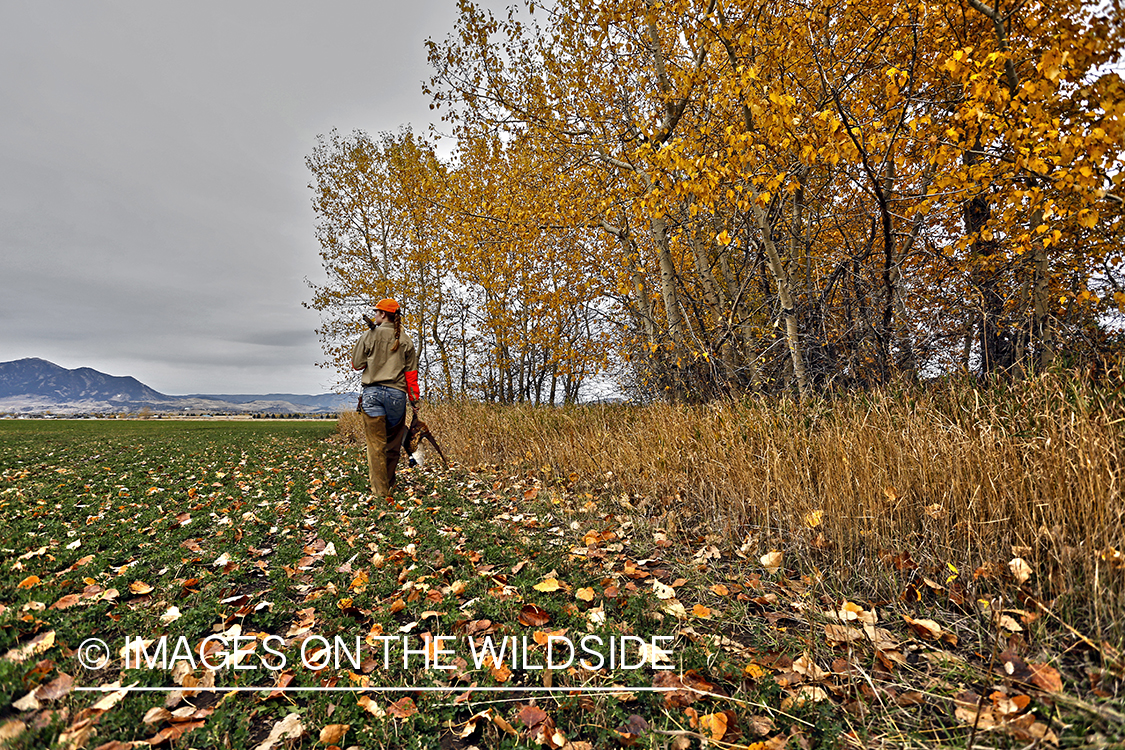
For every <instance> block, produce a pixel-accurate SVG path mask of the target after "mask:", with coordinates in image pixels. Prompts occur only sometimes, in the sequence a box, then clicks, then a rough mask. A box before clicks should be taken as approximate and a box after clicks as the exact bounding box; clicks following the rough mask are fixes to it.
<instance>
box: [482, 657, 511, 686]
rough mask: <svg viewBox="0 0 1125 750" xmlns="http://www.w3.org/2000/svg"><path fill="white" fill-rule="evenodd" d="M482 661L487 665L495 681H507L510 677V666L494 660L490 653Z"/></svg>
mask: <svg viewBox="0 0 1125 750" xmlns="http://www.w3.org/2000/svg"><path fill="white" fill-rule="evenodd" d="M484 662H485V664H486V665H487V666H488V671H489V672H491V673H492V678H493V679H494V680H496V681H497V682H507V681H508V680H510V679H512V668H511V667H509V666H508V665H507V664H505V663H504V662H499V663H497V662H495V661H494V660H493V659H492V655H491V654H490V655H488V656H486V657H485V658H484Z"/></svg>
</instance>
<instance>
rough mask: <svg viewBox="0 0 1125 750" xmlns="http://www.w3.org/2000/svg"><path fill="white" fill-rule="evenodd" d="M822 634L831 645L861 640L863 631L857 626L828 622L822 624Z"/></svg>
mask: <svg viewBox="0 0 1125 750" xmlns="http://www.w3.org/2000/svg"><path fill="white" fill-rule="evenodd" d="M824 635H825V637H826V638H827V639H828V642H829V643H831V644H832V645H839V644H847V643H857V642H859V641H862V640H863V631H862V630H860V629H859V628H850V627H848V626H847V625H833V624H832V623H828V624H826V625H825V626H824Z"/></svg>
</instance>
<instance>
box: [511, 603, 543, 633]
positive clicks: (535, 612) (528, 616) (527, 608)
mask: <svg viewBox="0 0 1125 750" xmlns="http://www.w3.org/2000/svg"><path fill="white" fill-rule="evenodd" d="M550 621H551V615H550V614H548V613H547V610H545V609H543V608H542V607H540V606H537V605H535V604H525V605H524V606H523V609H521V610H520V615H519V623H520V625H526V626H527V627H531V628H539V627H542V626H544V625H546V624H547V623H549V622H550Z"/></svg>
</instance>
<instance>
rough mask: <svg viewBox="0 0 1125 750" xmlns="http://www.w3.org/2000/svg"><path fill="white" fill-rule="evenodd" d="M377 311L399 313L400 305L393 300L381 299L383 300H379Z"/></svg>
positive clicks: (376, 306)
mask: <svg viewBox="0 0 1125 750" xmlns="http://www.w3.org/2000/svg"><path fill="white" fill-rule="evenodd" d="M375 309H376V310H382V311H383V312H389V313H392V314H393V313H397V312H398V303H397V302H395V301H394V300H393V299H381V300H379V304H377V305H375Z"/></svg>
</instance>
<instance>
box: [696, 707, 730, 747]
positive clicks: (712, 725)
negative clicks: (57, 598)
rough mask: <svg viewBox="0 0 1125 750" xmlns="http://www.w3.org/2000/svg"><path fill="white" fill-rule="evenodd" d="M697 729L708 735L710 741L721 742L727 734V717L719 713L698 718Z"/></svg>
mask: <svg viewBox="0 0 1125 750" xmlns="http://www.w3.org/2000/svg"><path fill="white" fill-rule="evenodd" d="M699 727H700V728H701V729H702V730H703V731H705V732H707V733H708V734H710V735H711V739H712V740H715V741H718V740H721V739H722V738H723V735H724V734H726V733H727V715H726V714H725V713H722V712H719V713H714V714H705V715H703V716H700V717H699Z"/></svg>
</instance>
